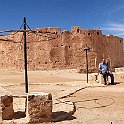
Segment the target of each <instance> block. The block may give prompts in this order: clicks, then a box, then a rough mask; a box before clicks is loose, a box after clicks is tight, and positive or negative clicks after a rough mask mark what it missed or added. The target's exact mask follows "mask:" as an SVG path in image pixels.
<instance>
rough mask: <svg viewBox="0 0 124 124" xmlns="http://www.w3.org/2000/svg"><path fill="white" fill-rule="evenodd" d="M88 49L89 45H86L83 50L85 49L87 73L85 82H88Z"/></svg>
mask: <svg viewBox="0 0 124 124" xmlns="http://www.w3.org/2000/svg"><path fill="white" fill-rule="evenodd" d="M89 50H90V48H89V47H87V45H86V47H85V48H84V51H86V74H87V83H88V51H89Z"/></svg>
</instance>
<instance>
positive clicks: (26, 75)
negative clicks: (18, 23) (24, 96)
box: [23, 17, 28, 93]
mask: <svg viewBox="0 0 124 124" xmlns="http://www.w3.org/2000/svg"><path fill="white" fill-rule="evenodd" d="M23 24H24V32H23V35H24V67H25V91H26V93H28V73H27V45H26V18H25V17H24V22H23Z"/></svg>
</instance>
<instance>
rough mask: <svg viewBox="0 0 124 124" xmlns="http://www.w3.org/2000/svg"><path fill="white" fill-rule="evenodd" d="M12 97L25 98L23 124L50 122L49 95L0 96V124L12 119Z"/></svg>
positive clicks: (50, 107)
mask: <svg viewBox="0 0 124 124" xmlns="http://www.w3.org/2000/svg"><path fill="white" fill-rule="evenodd" d="M13 97H16V98H20V97H23V98H27V102H26V103H27V105H26V111H25V113H26V119H25V121H26V122H25V123H42V122H51V121H52V95H51V94H49V93H30V94H27V95H24V96H20V95H16V96H15V95H13V96H12V95H1V97H0V104H1V107H0V123H3V120H12V119H13V118H14V114H15V113H14V109H13Z"/></svg>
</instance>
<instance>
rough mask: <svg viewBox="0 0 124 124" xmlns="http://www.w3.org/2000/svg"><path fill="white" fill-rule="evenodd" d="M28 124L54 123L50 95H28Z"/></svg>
mask: <svg viewBox="0 0 124 124" xmlns="http://www.w3.org/2000/svg"><path fill="white" fill-rule="evenodd" d="M26 115H27V117H26V118H27V123H42V122H51V121H52V95H51V94H49V93H31V94H29V95H28V103H27V114H26Z"/></svg>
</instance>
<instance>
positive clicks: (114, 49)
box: [0, 27, 124, 70]
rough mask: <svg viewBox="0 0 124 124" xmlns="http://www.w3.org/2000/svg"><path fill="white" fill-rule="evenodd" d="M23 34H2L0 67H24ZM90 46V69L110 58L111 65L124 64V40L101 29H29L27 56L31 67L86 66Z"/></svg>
mask: <svg viewBox="0 0 124 124" xmlns="http://www.w3.org/2000/svg"><path fill="white" fill-rule="evenodd" d="M23 40H24V39H23V33H22V32H17V33H15V32H14V33H12V34H10V35H6V36H1V37H0V69H10V70H11V69H14V70H23V69H24V54H23V51H24V50H23ZM86 45H87V46H88V47H89V48H90V51H89V52H88V61H89V70H97V67H98V64H99V63H100V62H101V60H102V59H103V58H106V59H107V60H108V61H109V63H110V66H111V68H114V67H120V66H124V49H123V39H122V38H119V37H116V36H113V35H109V36H106V35H103V34H102V31H101V30H97V29H95V30H93V29H92V30H91V29H81V28H80V27H72V31H71V32H70V31H66V30H65V31H63V32H61V29H60V28H39V29H36V30H35V31H34V32H27V57H28V69H29V70H38V69H40V70H42V69H53V68H56V69H57V68H59V69H64V68H82V69H85V68H86V60H85V58H86V53H85V51H84V48H85V47H86Z"/></svg>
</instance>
